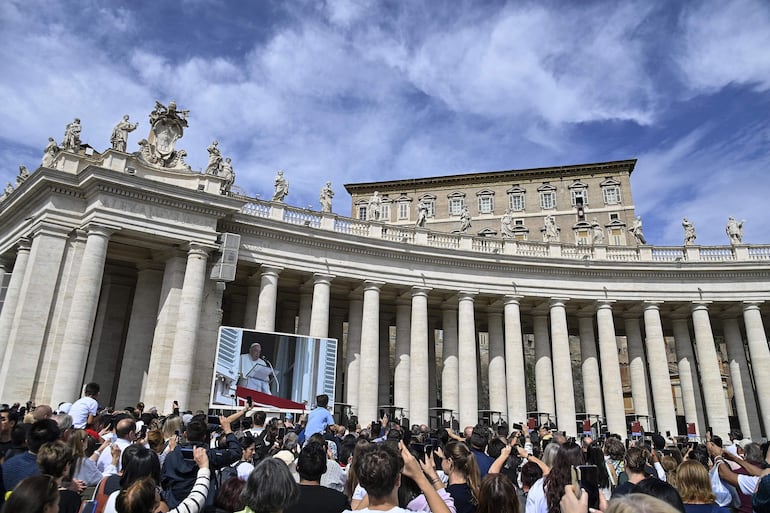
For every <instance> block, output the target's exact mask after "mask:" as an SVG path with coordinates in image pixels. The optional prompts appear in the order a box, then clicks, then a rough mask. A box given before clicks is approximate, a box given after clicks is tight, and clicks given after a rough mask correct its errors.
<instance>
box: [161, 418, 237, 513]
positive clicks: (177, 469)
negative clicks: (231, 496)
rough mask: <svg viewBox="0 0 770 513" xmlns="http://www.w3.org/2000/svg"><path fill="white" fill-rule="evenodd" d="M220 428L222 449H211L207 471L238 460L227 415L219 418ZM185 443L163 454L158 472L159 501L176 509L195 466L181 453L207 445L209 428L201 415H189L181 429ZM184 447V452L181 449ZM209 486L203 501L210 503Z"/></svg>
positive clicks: (192, 481)
mask: <svg viewBox="0 0 770 513" xmlns="http://www.w3.org/2000/svg"><path fill="white" fill-rule="evenodd" d="M219 422H220V426H221V428H222V435H221V436H222V437H224V439H225V442H224V443H225V445H226V448H225V449H218V450H211V451H210V452H209V454H208V456H207V463H208V464H209V465H210V467H211V471H217V470H219V469H220V468H222V467H224V466H225V465H230V464H231V463H234V462H236V461H238V460H239V459H240V458H241V456H242V455H243V450H242V449H241V445H240V444H239V443H238V439H237V438H236V437H235V435H234V434H233V431H232V428H231V426H230V421H229V418H228V417H222V416H220V417H219ZM185 435H186V438H187V443H185V444H178V445H177V446H176V447H175V448H174V450H173V451H171V452H170V453H169V454H168V455H167V456H166V461H165V463H164V464H163V469H162V471H161V485H162V486H163V490H164V496H163V500H164V501H165V502H166V503H167V504H168V505H169V507H172V508H176V507H177V506H178V505H179V503H180V502H181V499H182V498H183V497H187V496H188V495H190V492H191V490H192V489H193V487H194V486H195V484H196V476H197V474H198V468H197V467H196V465H195V462H193V461H190V460H189V459H186V458H185V453H188V452H189V449H192V448H195V447H208V444H209V438H210V436H209V430H208V422H207V418H206V416H205V415H198V416H195V417H193V418H192V419H191V420H190V422H189V423H188V424H187V428H186V429H185ZM183 449H184V452H183ZM215 491H216V490H214V489H213V487H210V488H209V489H208V493H209V497H208V498H207V501H206V503H207V504H211V503H212V502H213V500H214V492H215Z"/></svg>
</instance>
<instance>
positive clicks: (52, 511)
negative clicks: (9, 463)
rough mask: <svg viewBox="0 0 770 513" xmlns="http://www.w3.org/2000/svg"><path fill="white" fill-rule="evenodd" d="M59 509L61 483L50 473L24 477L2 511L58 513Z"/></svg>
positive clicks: (12, 512) (14, 512)
mask: <svg viewBox="0 0 770 513" xmlns="http://www.w3.org/2000/svg"><path fill="white" fill-rule="evenodd" d="M57 511H59V485H58V484H57V483H56V479H54V478H53V476H49V475H38V476H31V477H27V478H26V479H23V480H22V481H20V482H19V483H18V485H17V486H16V487H15V488H14V489H13V493H11V495H10V496H9V497H8V500H6V501H5V504H4V505H3V509H2V513H22V512H23V513H56V512H57Z"/></svg>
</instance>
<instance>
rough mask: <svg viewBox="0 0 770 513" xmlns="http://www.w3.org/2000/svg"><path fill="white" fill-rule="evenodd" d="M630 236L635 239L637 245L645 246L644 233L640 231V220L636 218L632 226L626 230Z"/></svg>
mask: <svg viewBox="0 0 770 513" xmlns="http://www.w3.org/2000/svg"><path fill="white" fill-rule="evenodd" d="M628 231H629V232H630V233H631V235H633V236H634V238H635V239H636V242H637V244H647V240H646V239H645V238H644V231H642V218H641V217H639V216H636V219H634V224H632V225H631V228H629V229H628Z"/></svg>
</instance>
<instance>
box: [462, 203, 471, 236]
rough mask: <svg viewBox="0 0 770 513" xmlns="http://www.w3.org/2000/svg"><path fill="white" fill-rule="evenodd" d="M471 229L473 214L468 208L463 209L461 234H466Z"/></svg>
mask: <svg viewBox="0 0 770 513" xmlns="http://www.w3.org/2000/svg"><path fill="white" fill-rule="evenodd" d="M470 229H471V212H470V210H468V207H467V206H464V207H463V210H462V212H461V213H460V233H465V232H467V231H468V230H470Z"/></svg>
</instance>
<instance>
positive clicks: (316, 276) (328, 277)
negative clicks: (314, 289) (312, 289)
mask: <svg viewBox="0 0 770 513" xmlns="http://www.w3.org/2000/svg"><path fill="white" fill-rule="evenodd" d="M334 278H336V276H334V275H333V274H324V273H313V283H314V284H318V283H326V284H329V285H331V283H332V280H333V279H334Z"/></svg>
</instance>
